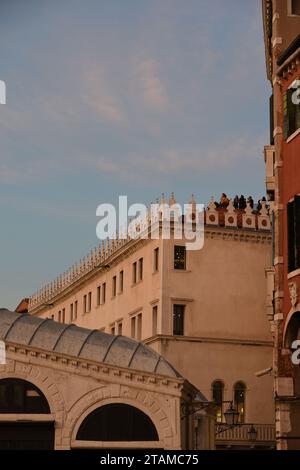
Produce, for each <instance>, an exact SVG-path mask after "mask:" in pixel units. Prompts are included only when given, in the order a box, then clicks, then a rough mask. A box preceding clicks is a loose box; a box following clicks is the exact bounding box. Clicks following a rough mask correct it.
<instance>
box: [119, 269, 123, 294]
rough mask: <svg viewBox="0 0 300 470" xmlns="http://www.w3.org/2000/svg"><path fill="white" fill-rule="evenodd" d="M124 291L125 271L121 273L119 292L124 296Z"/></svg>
mask: <svg viewBox="0 0 300 470" xmlns="http://www.w3.org/2000/svg"><path fill="white" fill-rule="evenodd" d="M123 289H124V271H120V276H119V292H120V294H122V292H123Z"/></svg>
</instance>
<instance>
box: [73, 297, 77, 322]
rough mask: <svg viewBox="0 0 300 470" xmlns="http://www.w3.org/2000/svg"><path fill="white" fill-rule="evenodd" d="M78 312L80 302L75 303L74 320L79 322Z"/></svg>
mask: <svg viewBox="0 0 300 470" xmlns="http://www.w3.org/2000/svg"><path fill="white" fill-rule="evenodd" d="M77 312H78V300H75V302H74V318H73V319H74V320H77Z"/></svg>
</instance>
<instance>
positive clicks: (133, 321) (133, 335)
mask: <svg viewBox="0 0 300 470" xmlns="http://www.w3.org/2000/svg"><path fill="white" fill-rule="evenodd" d="M130 323H131V338H135V317H132V318H131V322H130Z"/></svg>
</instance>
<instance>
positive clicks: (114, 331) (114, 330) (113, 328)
mask: <svg viewBox="0 0 300 470" xmlns="http://www.w3.org/2000/svg"><path fill="white" fill-rule="evenodd" d="M110 333H111V334H112V335H114V334H115V333H116V328H115V326H112V327H111V329H110Z"/></svg>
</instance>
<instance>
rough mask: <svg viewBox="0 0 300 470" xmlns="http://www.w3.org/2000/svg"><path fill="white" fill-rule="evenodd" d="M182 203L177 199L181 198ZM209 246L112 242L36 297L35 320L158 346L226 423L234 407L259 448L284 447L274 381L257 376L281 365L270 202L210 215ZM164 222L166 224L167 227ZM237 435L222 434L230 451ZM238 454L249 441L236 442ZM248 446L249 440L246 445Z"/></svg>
mask: <svg viewBox="0 0 300 470" xmlns="http://www.w3.org/2000/svg"><path fill="white" fill-rule="evenodd" d="M172 202H174V198H173V197H172ZM204 216H205V227H204V247H203V249H201V250H187V249H186V242H187V240H185V239H184V238H182V239H181V240H179V239H175V238H174V232H173V229H174V226H173V229H172V226H171V236H170V238H169V239H164V238H163V237H162V236H161V227H160V230H159V236H158V237H157V239H151V238H150V237H147V238H145V237H143V236H142V234H143V233H144V231H145V230H148V228H147V227H146V228H144V227H141V236H140V237H138V238H136V239H129V240H111V241H110V242H109V244H106V245H105V246H100V247H99V248H98V249H97V250H95V251H92V252H91V253H90V255H89V256H88V257H87V258H86V259H84V260H82V261H81V262H80V264H77V265H75V266H73V267H72V268H70V269H69V270H68V271H67V272H66V273H64V275H63V276H60V277H59V278H58V279H56V280H55V281H54V282H53V283H51V284H49V285H47V286H45V287H44V288H42V289H41V290H40V291H39V292H37V293H36V294H34V295H33V296H32V297H31V298H30V302H29V312H30V314H31V315H32V316H34V317H39V318H44V319H46V318H51V319H53V320H55V321H59V322H62V323H66V324H69V323H76V324H77V325H79V326H82V327H85V328H90V329H97V330H100V331H105V332H107V333H110V334H113V335H125V336H127V337H131V338H134V339H136V340H138V341H143V343H144V344H147V345H149V346H151V348H153V349H154V350H155V351H157V352H158V353H159V354H161V355H162V356H163V357H165V358H166V359H167V360H168V361H170V363H171V364H173V365H174V367H175V368H176V369H177V370H178V371H179V372H180V373H181V374H182V375H183V376H184V377H186V378H187V380H189V382H190V383H192V384H193V385H194V386H195V387H196V388H198V389H199V390H201V392H203V393H204V395H205V396H206V397H207V398H208V399H209V400H211V401H214V402H215V403H216V408H217V409H216V414H217V421H218V422H219V423H221V422H222V421H224V412H225V411H226V408H227V405H226V404H225V403H224V402H228V401H231V400H232V401H233V402H234V405H235V407H236V408H237V409H238V411H239V413H240V424H241V427H240V429H244V434H243V436H244V437H245V436H247V429H248V428H247V426H248V425H249V424H250V423H254V424H255V425H256V426H257V429H258V430H259V435H258V438H257V443H256V445H257V446H261V447H267V448H269V447H271V446H272V445H273V444H274V408H273V399H272V398H273V393H272V378H271V376H270V375H264V376H262V377H257V376H256V375H255V373H256V372H258V371H260V370H263V369H266V368H268V367H270V365H271V364H272V348H273V343H272V337H271V334H270V328H269V324H268V317H267V315H266V310H265V309H266V303H268V302H269V303H270V299H268V298H266V283H267V279H266V268H267V267H269V266H270V264H271V231H270V218H269V214H268V210H267V208H266V206H265V204H264V203H263V207H262V209H261V211H260V212H257V213H255V211H253V210H252V208H251V207H250V206H249V205H248V206H247V207H246V209H245V210H235V209H234V207H233V205H232V203H231V202H230V204H229V206H228V207H227V209H218V208H216V206H215V204H214V202H213V201H211V203H210V204H209V206H208V208H207V209H206V211H205V214H204ZM159 223H161V220H160V221H159ZM233 441H235V435H233V434H232V433H231V434H228V433H227V434H226V433H222V432H221V433H220V434H219V435H218V442H219V445H220V446H223V447H227V446H231V445H234V442H233ZM236 441H238V442H239V444H237V447H238V446H240V447H242V446H246V447H247V445H248V444H249V443H247V442H245V441H247V439H245V438H243V437H241V432H239V434H238V433H237V435H236ZM241 441H243V442H242V443H241Z"/></svg>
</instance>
